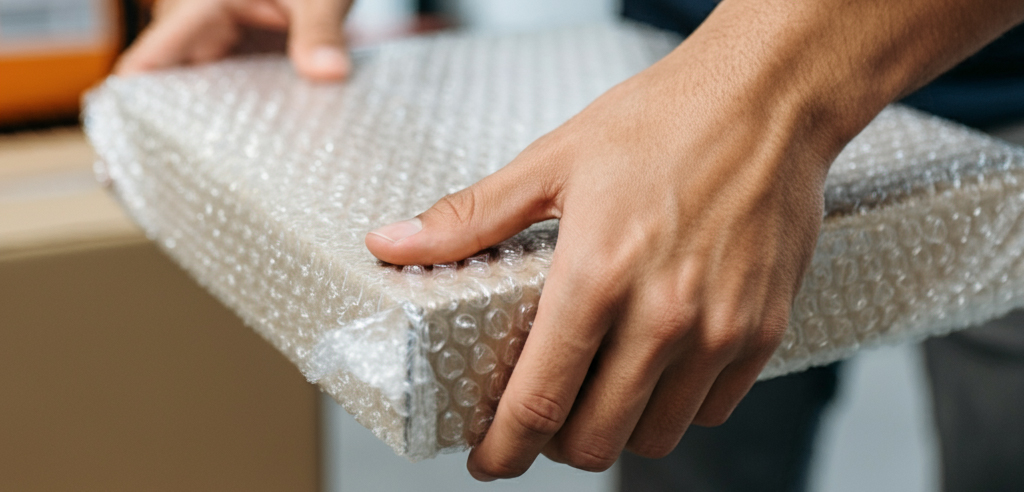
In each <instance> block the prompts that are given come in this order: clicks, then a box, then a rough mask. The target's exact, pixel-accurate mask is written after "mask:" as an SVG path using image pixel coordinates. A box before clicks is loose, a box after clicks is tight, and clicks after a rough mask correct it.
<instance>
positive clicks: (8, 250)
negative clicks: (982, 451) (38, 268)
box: [0, 127, 145, 261]
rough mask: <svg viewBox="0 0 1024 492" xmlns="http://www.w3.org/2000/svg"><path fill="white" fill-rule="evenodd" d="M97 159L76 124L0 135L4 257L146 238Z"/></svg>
mask: <svg viewBox="0 0 1024 492" xmlns="http://www.w3.org/2000/svg"><path fill="white" fill-rule="evenodd" d="M95 161H96V155H95V153H94V152H93V150H92V147H90V146H89V143H88V141H87V140H86V138H85V135H84V134H83V133H82V131H81V129H80V128H77V127H64V128H56V129H51V130H43V131H36V132H26V133H16V134H10V135H3V136H0V261H2V260H6V259H10V258H13V257H23V256H26V255H28V256H32V255H40V254H52V253H54V252H60V251H67V250H74V249H82V248H92V247H98V246H109V245H117V244H129V243H135V242H141V241H145V236H144V235H143V233H142V231H141V230H140V229H139V228H138V227H137V226H136V225H135V224H134V223H133V222H132V220H131V219H130V218H129V217H128V216H127V215H126V214H125V212H124V211H123V210H122V209H121V206H120V205H119V204H118V203H117V202H116V201H115V200H114V198H113V197H112V196H111V195H110V194H109V193H108V192H107V190H105V189H104V188H103V186H102V185H100V184H99V183H98V182H97V181H96V179H95V178H94V176H93V172H92V167H93V164H94V162H95Z"/></svg>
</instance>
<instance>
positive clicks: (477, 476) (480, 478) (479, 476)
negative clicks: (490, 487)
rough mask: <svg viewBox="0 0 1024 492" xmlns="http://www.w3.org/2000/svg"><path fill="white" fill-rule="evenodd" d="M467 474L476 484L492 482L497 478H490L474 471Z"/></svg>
mask: <svg viewBox="0 0 1024 492" xmlns="http://www.w3.org/2000/svg"><path fill="white" fill-rule="evenodd" d="M469 474H470V475H472V476H473V478H475V479H476V480H477V481H478V482H493V481H495V480H497V478H495V477H492V476H490V475H488V474H486V473H483V472H479V471H476V470H470V472H469Z"/></svg>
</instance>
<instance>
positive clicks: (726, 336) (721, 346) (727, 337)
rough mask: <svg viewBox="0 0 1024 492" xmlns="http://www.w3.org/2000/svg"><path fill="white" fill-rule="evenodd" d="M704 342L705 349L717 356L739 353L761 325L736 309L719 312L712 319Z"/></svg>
mask: <svg viewBox="0 0 1024 492" xmlns="http://www.w3.org/2000/svg"><path fill="white" fill-rule="evenodd" d="M709 321H710V323H709V325H708V326H707V327H706V328H707V329H706V330H705V333H704V336H703V342H704V346H705V348H706V349H707V350H708V351H709V352H711V353H712V354H716V355H731V354H735V353H737V352H738V351H739V350H740V349H741V348H742V346H743V345H744V343H745V341H746V340H747V338H748V337H749V336H750V335H752V334H756V333H757V331H758V330H757V326H759V323H758V322H756V321H755V320H753V319H752V318H751V317H750V316H748V315H747V314H746V313H744V312H743V311H741V310H739V309H736V308H726V309H723V310H719V311H718V312H717V313H716V315H714V316H713V317H711V319H710V320H709Z"/></svg>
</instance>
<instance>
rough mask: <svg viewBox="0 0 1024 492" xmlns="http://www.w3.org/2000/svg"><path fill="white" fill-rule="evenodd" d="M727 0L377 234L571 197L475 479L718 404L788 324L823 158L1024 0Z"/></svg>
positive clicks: (444, 245)
mask: <svg viewBox="0 0 1024 492" xmlns="http://www.w3.org/2000/svg"><path fill="white" fill-rule="evenodd" d="M987 4H989V5H990V6H992V7H999V8H992V9H991V10H984V9H978V8H975V7H974V6H972V5H971V3H970V2H967V1H962V2H956V1H950V2H944V3H941V5H940V4H935V3H934V2H932V1H930V0H908V1H907V2H900V3H895V4H894V3H892V2H882V1H876V0H864V1H854V2H820V1H818V0H768V1H764V0H725V1H723V2H721V3H720V4H719V6H718V8H716V10H715V11H714V12H713V13H712V14H711V16H710V17H709V18H708V20H707V21H705V23H704V24H703V25H702V26H701V27H700V28H699V29H698V30H697V31H696V32H694V34H693V35H691V36H690V37H689V38H688V39H687V40H686V41H685V42H683V43H682V44H681V45H680V46H679V47H678V48H677V49H676V50H675V51H674V52H673V53H672V54H670V55H669V56H668V57H666V58H665V59H663V60H661V61H660V62H659V63H657V64H655V65H654V66H653V67H651V68H649V69H648V70H645V71H644V72H642V73H640V74H638V75H637V76H635V77H633V78H631V79H629V80H627V81H625V82H624V83H622V84H620V85H619V86H617V87H615V88H613V89H612V90H610V91H608V92H607V93H606V94H604V95H603V96H601V97H600V98H599V99H597V100H596V101H595V102H594V103H592V104H591V105H590V106H589V107H587V108H586V109H585V110H584V111H582V112H581V113H579V114H578V115H577V116H575V117H574V118H573V119H571V120H570V121H568V122H567V123H565V124H564V125H562V126H561V127H559V128H558V129H556V130H554V131H553V132H551V133H549V134H548V135H546V136H544V137H542V138H541V139H539V140H537V141H536V142H535V143H533V144H532V145H531V146H530V147H528V148H527V149H526V150H524V151H523V152H522V153H521V154H520V155H519V156H518V157H517V158H516V159H515V160H513V161H512V162H511V163H509V164H508V165H507V166H506V167H505V168H503V169H502V170H500V171H499V172H497V173H495V174H492V175H491V176H488V177H486V178H484V179H483V180H481V181H480V182H478V183H476V184H474V185H473V186H471V187H469V188H467V189H465V190H462V191H460V192H458V193H455V194H453V195H450V196H447V197H445V198H443V199H442V200H440V201H439V202H438V203H437V204H435V205H434V206H433V207H431V208H430V209H429V210H427V211H426V212H424V213H423V214H421V215H419V216H418V217H417V218H415V219H411V220H409V221H404V222H399V223H396V224H392V225H388V226H385V227H382V228H380V229H378V230H376V231H374V232H372V233H370V234H368V235H367V237H366V244H367V247H368V248H369V249H370V251H371V252H372V253H373V254H374V255H375V256H377V257H378V258H380V259H382V260H384V261H387V262H391V263H396V264H430V263H443V262H449V261H454V260H459V259H462V258H464V257H467V256H469V255H471V254H473V253H475V252H477V251H478V250H480V249H483V248H485V247H488V246H490V245H493V244H495V243H497V242H499V241H502V240H504V239H506V238H508V237H510V236H512V235H514V234H515V233H517V232H519V231H520V230H522V229H524V228H526V227H527V226H529V225H530V224H532V223H534V222H537V221H541V220H545V219H549V218H559V219H560V226H559V238H558V243H557V245H556V247H555V251H554V255H553V259H552V264H551V268H550V271H549V274H548V277H547V281H546V284H545V286H544V291H543V294H542V296H541V300H540V305H539V308H538V312H537V317H536V320H535V322H534V325H533V328H532V331H531V333H530V336H529V337H528V339H527V342H526V344H525V347H524V349H523V352H522V355H521V356H520V358H519V362H518V364H517V365H516V367H515V369H514V370H513V373H512V376H511V378H510V380H509V383H508V386H507V388H506V390H505V392H504V396H503V397H502V399H501V401H500V403H499V405H498V408H497V411H496V415H495V418H494V421H493V423H492V425H491V427H490V429H489V430H488V432H487V434H486V436H485V437H484V439H483V440H482V441H481V442H480V443H479V444H478V445H477V446H476V447H475V448H474V449H473V451H472V452H471V453H470V457H469V463H468V468H469V470H470V472H471V473H472V474H473V475H474V476H475V477H476V478H478V479H481V480H490V479H494V478H507V477H513V476H517V475H519V474H522V473H523V472H525V471H526V469H527V468H529V466H530V465H531V463H532V462H533V460H534V459H535V458H536V457H537V456H538V454H540V453H542V452H543V453H544V454H546V455H547V456H549V457H550V458H552V459H554V460H555V461H560V462H564V463H568V464H570V465H572V466H575V467H577V468H582V469H586V470H603V469H606V468H608V467H609V466H611V465H612V463H614V461H615V460H616V458H617V457H618V455H619V454H620V452H621V451H622V450H623V449H629V450H632V451H634V452H636V453H638V454H640V455H643V456H649V457H660V456H664V455H665V454H667V453H668V452H670V451H671V450H672V449H673V448H674V447H675V445H676V443H677V442H678V441H679V439H680V438H681V436H682V435H683V433H684V432H685V430H686V428H687V427H688V426H689V425H690V424H691V423H696V424H700V425H715V424H719V423H721V422H723V421H724V420H725V419H726V418H727V417H728V415H729V413H730V412H731V411H732V409H733V408H734V407H735V405H736V404H737V402H738V401H739V400H740V399H741V398H742V397H743V396H744V394H745V393H746V392H747V391H748V389H749V388H750V386H751V385H752V384H753V382H754V381H755V380H756V378H757V375H758V374H759V373H760V371H761V369H762V367H763V366H764V365H765V363H766V362H767V360H768V358H769V357H770V355H771V354H772V352H773V351H774V349H775V348H776V346H777V345H778V343H779V341H780V338H781V336H782V333H783V331H784V329H785V327H786V324H787V320H788V316H789V309H790V304H791V302H792V299H793V297H794V295H795V294H796V292H797V290H798V288H799V285H800V281H801V278H802V276H803V275H802V274H803V271H804V269H805V268H806V266H807V264H808V262H809V259H810V256H811V254H812V252H813V247H814V243H815V240H816V238H817V232H818V228H819V225H820V223H821V214H822V190H823V185H824V178H825V175H826V173H827V169H828V166H829V164H830V163H831V161H832V159H833V158H834V157H835V155H836V154H837V153H838V152H839V150H841V148H842V147H843V146H844V145H845V144H846V142H848V141H849V140H850V139H851V138H852V137H853V136H854V135H856V134H857V133H858V132H859V131H860V130H861V129H862V128H863V127H864V126H865V125H866V124H867V123H868V122H869V121H870V120H871V118H873V117H874V115H875V114H877V113H878V111H880V110H881V109H882V108H883V107H884V105H885V104H887V103H888V102H890V101H892V100H894V99H895V98H897V97H898V96H899V95H901V94H906V93H908V92H909V91H911V90H913V89H914V88H916V87H919V86H920V85H922V84H923V83H925V82H926V81H927V80H929V79H930V78H932V77H934V76H936V75H937V74H938V73H941V71H942V70H944V69H945V68H948V67H949V66H951V65H952V64H953V63H955V62H956V61H957V60H960V59H963V58H964V57H966V56H967V54H969V53H970V52H971V51H972V50H976V49H978V48H979V47H980V46H981V45H983V44H984V42H986V40H990V39H992V38H993V37H995V36H996V35H998V33H999V32H1002V31H1005V30H1006V29H1008V28H1009V26H1011V25H1013V23H1014V22H1016V21H1019V20H1020V19H1021V18H1022V17H1024V9H1022V8H1021V7H1020V3H1019V2H1012V1H1010V0H991V1H990V2H987Z"/></svg>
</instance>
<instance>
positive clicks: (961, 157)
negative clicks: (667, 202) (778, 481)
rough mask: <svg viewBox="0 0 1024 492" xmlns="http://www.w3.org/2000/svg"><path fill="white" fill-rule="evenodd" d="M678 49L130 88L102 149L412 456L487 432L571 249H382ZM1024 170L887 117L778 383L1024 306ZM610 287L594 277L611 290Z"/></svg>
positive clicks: (487, 46) (860, 150) (480, 59)
mask: <svg viewBox="0 0 1024 492" xmlns="http://www.w3.org/2000/svg"><path fill="white" fill-rule="evenodd" d="M678 42H679V39H678V38H676V37H674V36H672V35H670V34H665V33H662V32H658V31H654V30H650V29H648V28H643V27H639V26H635V25H631V24H612V25H597V26H588V27H579V28H572V29H562V30H556V31H546V32H540V33H529V34H502V35H482V34H446V35H441V36H436V37H428V38H418V39H413V40H408V41H402V42H397V43H394V44H389V45H385V46H382V47H378V48H376V49H373V50H371V51H367V52H363V53H359V54H357V56H356V62H355V67H356V68H355V73H354V76H353V77H352V79H351V81H350V82H348V83H346V84H344V85H316V84H311V83H307V82H305V81H303V80H300V79H299V78H298V77H297V76H296V75H295V74H294V73H293V71H292V70H291V69H290V68H289V65H288V62H287V61H286V60H284V59H282V58H276V57H271V58H251V59H242V60H234V61H227V62H223V63H219V64H215V65H209V66H203V67H197V68H188V69H181V70H176V71H169V72H164V73H160V74H153V75H146V76H141V77H135V78H130V79H119V78H111V79H110V80H108V81H107V82H106V83H105V84H104V85H103V86H102V87H101V88H99V89H98V90H96V91H94V92H93V93H91V94H90V95H89V96H88V105H87V108H86V120H85V122H86V129H87V131H88V134H89V136H90V138H91V139H92V141H93V143H94V145H95V147H96V149H97V151H98V153H99V155H100V158H101V162H100V163H99V165H98V166H97V172H98V174H99V175H100V178H101V179H103V180H105V181H109V182H111V183H112V185H113V190H114V191H115V193H116V194H117V196H118V197H119V198H120V200H121V201H122V203H123V204H124V206H125V207H126V208H127V209H128V211H129V212H130V213H131V214H132V215H133V216H134V217H135V219H136V220H137V221H138V222H139V224H141V225H142V227H143V228H144V229H145V230H146V231H147V233H148V234H149V236H150V237H151V238H152V239H153V240H155V241H157V242H158V243H159V245H160V246H161V247H162V248H163V249H164V250H165V251H166V252H167V253H168V254H169V255H170V256H171V257H172V258H174V259H175V260H176V261H177V262H178V263H179V264H180V265H182V266H183V267H184V268H185V269H186V270H188V271H189V272H191V274H192V275H193V276H195V278H196V279H197V280H198V281H199V282H200V283H202V284H203V285H204V286H205V287H206V288H207V289H209V290H210V292H212V293H213V294H214V295H216V296H217V297H218V298H220V299H221V300H222V301H223V302H224V303H225V304H227V305H228V306H230V307H232V308H233V309H234V310H235V311H236V312H237V313H238V314H239V315H240V316H241V317H242V318H244V320H245V321H246V322H247V323H248V324H249V325H250V326H252V327H253V328H254V329H255V330H256V331H257V332H259V334H260V335H262V336H263V337H265V338H266V339H267V340H268V341H269V342H270V343H272V344H274V346H276V347H277V348H278V349H279V350H280V351H281V352H282V353H284V354H285V355H286V356H287V357H289V358H290V359H291V360H292V361H293V362H294V363H295V364H296V365H297V366H298V368H299V369H300V370H301V371H302V372H303V373H304V374H305V375H306V376H307V377H308V378H309V379H310V380H311V381H315V382H317V383H318V384H319V385H320V386H321V387H322V388H323V389H324V391H326V392H328V393H329V394H331V395H332V396H333V397H334V398H335V399H336V400H337V401H338V402H339V403H340V404H341V405H342V406H344V408H345V409H346V410H347V411H349V412H350V413H352V414H353V415H355V417H356V419H357V420H358V421H359V422H360V423H362V424H363V425H365V426H366V427H368V428H370V429H372V430H373V432H374V433H375V434H376V435H377V436H378V437H380V439H382V440H383V441H385V442H386V443H387V444H389V445H391V446H392V447H393V448H394V449H395V451H396V452H398V453H399V454H403V455H406V456H408V457H410V458H411V459H420V458H425V457H430V456H433V455H435V454H436V453H438V452H443V451H450V450H457V449H464V448H465V447H466V446H467V444H470V443H473V442H474V441H475V440H476V439H477V438H478V437H479V436H480V435H481V433H482V432H483V431H484V430H485V429H486V427H487V425H488V424H489V422H490V420H491V417H492V415H493V409H494V407H495V406H496V402H497V400H498V398H499V397H500V396H501V393H502V390H503V388H504V386H505V383H506V381H507V379H508V375H509V373H510V371H511V368H512V366H513V365H514V364H515V362H516V359H517V357H518V355H519V351H520V349H521V348H522V346H523V342H524V340H525V338H526V336H527V334H528V332H529V330H530V326H531V324H532V320H533V317H534V315H535V313H536V306H537V301H538V299H539V297H540V293H541V287H542V285H543V283H544V276H545V272H546V271H547V269H548V266H549V264H550V260H551V253H552V248H553V247H554V244H555V240H556V236H557V224H555V223H552V222H547V223H542V224H538V225H535V226H534V227H532V228H531V229H529V230H527V231H526V232H524V233H521V234H519V235H518V236H516V237H515V238H513V239H511V240H509V241H506V242H504V243H502V244H500V245H498V246H496V247H494V248H491V249H489V250H487V251H484V252H481V253H480V254H478V255H476V256H473V257H471V258H469V259H467V260H465V261H462V262H459V263H450V264H440V265H430V266H422V267H421V266H407V267H404V268H400V267H395V266H389V265H383V264H381V263H380V262H378V261H377V260H375V259H374V258H373V257H372V256H371V255H370V254H369V252H368V251H367V250H366V249H365V247H364V245H363V237H364V235H365V234H366V233H367V232H368V231H369V230H371V229H373V228H375V227H377V226H380V225H383V224H386V223H389V222H391V221H395V220H399V219H405V218H408V217H411V216H413V215H415V214H417V213H419V212H421V211H423V210H425V209H426V208H428V207H429V206H430V205H431V204H433V203H434V202H435V201H436V200H437V199H438V198H440V197H441V196H443V195H444V194H446V193H450V192H454V191H456V190H459V189H461V188H463V187H465V186H468V185H470V184H472V183H473V182H475V181H477V180H478V179H480V178H482V177H484V176H486V175H487V174H489V173H492V172H494V171H496V170H497V169H499V168H501V166H502V165H504V164H505V163H507V162H508V161H509V160H511V159H512V158H514V157H515V156H516V154H517V153H518V152H519V151H520V150H522V149H523V148H524V147H525V146H526V145H527V144H529V143H530V142H531V141H532V140H534V139H535V138H537V137H539V136H540V135H542V134H543V133H545V132H546V131H549V130H551V129H553V128H555V127H556V126H557V125H558V124H560V123H561V122H563V121H565V120H566V119H568V118H569V117H570V116H571V115H573V114H574V113H576V112H577V111H579V110H580V109H582V108H583V107H584V106H585V105H586V104H587V103H588V102H589V101H591V100H592V99H594V98H595V97H596V96H598V95H599V94H601V93H602V92H603V91H604V90H606V89H608V88H609V87H611V86H612V85H613V84H615V83H617V82H619V81H621V80H623V79H625V78H627V77H629V76H630V75H632V74H634V73H636V72H638V71H640V70H642V69H643V68H645V67H646V66H648V65H650V64H651V63H653V62H654V61H656V60H657V59H658V58H660V57H661V56H663V55H665V54H666V53H667V52H668V51H670V50H671V49H672V47H673V46H674V45H675V44H677V43H678ZM1022 173H1024V151H1022V150H1021V149H1017V148H1014V147H1011V146H1010V145H1008V144H1005V143H1003V142H1000V141H998V140H995V139H992V138H989V137H987V136H985V135H982V134H980V133H978V132H975V131H972V130H968V129H966V128H964V127H961V126H958V125H955V124H952V123H949V122H946V121H943V120H940V119H937V118H933V117H929V116H926V115H923V114H921V113H918V112H914V111H912V110H909V109H906V108H900V107H891V108H888V109H886V110H885V111H883V112H882V114H881V115H879V116H878V118H877V119H876V120H875V121H874V122H873V123H872V124H871V125H870V126H869V127H868V128H867V129H866V130H864V132H863V133H862V134H861V135H860V136H858V137H857V138H856V139H855V140H854V141H853V142H851V143H850V144H849V145H848V146H847V148H846V149H845V150H844V151H843V152H842V154H841V155H840V156H839V157H838V159H837V160H836V162H835V164H834V165H833V167H832V171H831V173H830V175H829V177H828V180H827V189H826V211H825V216H824V224H823V227H822V231H821V237H820V240H819V242H818V248H817V251H816V252H815V255H814V259H813V263H812V265H811V267H810V269H809V271H808V273H807V277H806V279H805V281H804V284H803V288H802V289H801V291H800V293H799V295H798V297H797V299H796V301H795V305H794V309H793V313H792V319H791V322H790V325H789V329H788V330H787V332H786V334H785V337H784V339H783V342H782V345H781V346H780V347H779V348H778V350H777V351H776V352H775V354H774V356H773V357H772V358H771V361H770V362H769V364H768V366H767V367H766V368H765V369H764V372H763V374H762V378H769V377H772V376H777V375H781V374H784V373H787V372H791V371H798V370H801V369H804V368H806V367H808V366H811V365H816V364H824V363H827V362H830V361H834V360H837V359H839V358H842V357H846V356H849V355H850V354H852V353H854V352H855V351H856V350H858V348H860V347H866V346H872V345H878V344H880V343H898V342H902V341H906V340H913V339H919V338H922V337H925V336H928V335H935V334H940V333H943V332H946V331H948V330H951V329H956V328H963V327H966V326H968V325H970V324H973V323H977V322H980V321H984V320H987V319H989V318H992V317H994V316H997V315H1000V314H1002V313H1005V312H1007V311H1009V310H1010V309H1012V308H1014V307H1020V306H1022V305H1024V261H1022V254H1021V249H1022V242H1024V224H1022V222H1021V217H1022V212H1024V175H1022ZM598 267H600V265H595V268H598Z"/></svg>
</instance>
